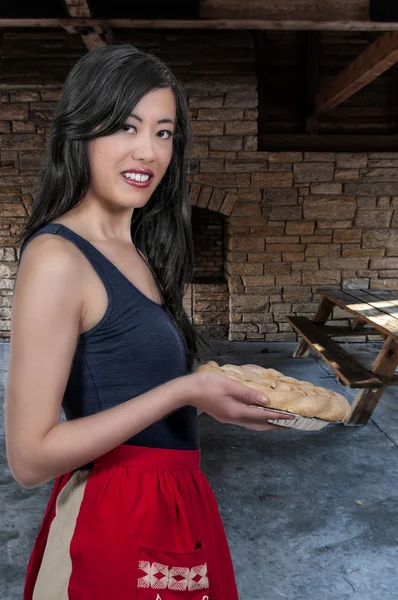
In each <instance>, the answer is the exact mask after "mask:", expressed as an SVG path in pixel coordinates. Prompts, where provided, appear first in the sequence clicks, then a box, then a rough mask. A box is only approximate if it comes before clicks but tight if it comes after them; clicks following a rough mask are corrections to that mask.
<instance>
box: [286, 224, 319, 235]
mask: <svg viewBox="0 0 398 600" xmlns="http://www.w3.org/2000/svg"><path fill="white" fill-rule="evenodd" d="M314 229H315V221H289V222H288V223H286V234H287V235H293V234H295V233H297V234H301V235H303V234H311V233H314Z"/></svg>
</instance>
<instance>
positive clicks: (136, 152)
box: [132, 135, 155, 162]
mask: <svg viewBox="0 0 398 600" xmlns="http://www.w3.org/2000/svg"><path fill="white" fill-rule="evenodd" d="M134 141H135V144H134V148H133V150H132V156H133V158H134V160H141V161H143V162H153V161H154V160H155V151H154V142H153V138H152V136H149V135H140V136H137V137H136V138H135V140H134Z"/></svg>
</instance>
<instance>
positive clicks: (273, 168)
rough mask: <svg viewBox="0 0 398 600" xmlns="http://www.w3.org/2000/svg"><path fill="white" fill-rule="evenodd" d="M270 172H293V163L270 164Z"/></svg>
mask: <svg viewBox="0 0 398 600" xmlns="http://www.w3.org/2000/svg"><path fill="white" fill-rule="evenodd" d="M269 170H270V172H271V173H273V172H285V173H287V172H291V171H292V170H293V164H292V163H282V162H270V163H269Z"/></svg>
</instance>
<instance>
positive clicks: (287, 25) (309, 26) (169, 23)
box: [0, 18, 398, 31]
mask: <svg viewBox="0 0 398 600" xmlns="http://www.w3.org/2000/svg"><path fill="white" fill-rule="evenodd" d="M0 27H5V28H10V27H34V28H39V27H50V28H54V27H63V28H64V29H66V30H67V31H69V28H71V27H93V28H94V30H96V28H97V27H103V28H110V27H111V28H114V29H116V28H123V29H235V30H239V29H240V30H246V31H260V30H263V29H269V30H270V31H284V30H286V31H398V22H388V23H387V22H386V23H382V22H376V21H369V20H351V21H350V20H340V21H337V20H336V21H315V20H308V19H307V20H299V19H298V20H283V19H279V20H270V19H268V20H263V19H197V20H195V19H185V20H183V19H181V20H180V19H78V18H73V19H0Z"/></svg>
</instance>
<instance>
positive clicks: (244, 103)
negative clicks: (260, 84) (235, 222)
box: [224, 90, 258, 108]
mask: <svg viewBox="0 0 398 600" xmlns="http://www.w3.org/2000/svg"><path fill="white" fill-rule="evenodd" d="M257 105H258V97H257V92H256V91H251V90H247V91H242V92H228V93H227V94H226V96H225V102H224V106H228V107H229V106H231V107H237V108H256V107H257Z"/></svg>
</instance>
